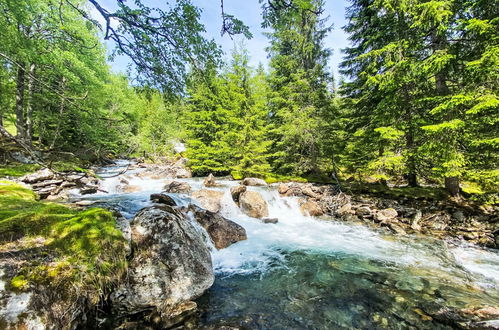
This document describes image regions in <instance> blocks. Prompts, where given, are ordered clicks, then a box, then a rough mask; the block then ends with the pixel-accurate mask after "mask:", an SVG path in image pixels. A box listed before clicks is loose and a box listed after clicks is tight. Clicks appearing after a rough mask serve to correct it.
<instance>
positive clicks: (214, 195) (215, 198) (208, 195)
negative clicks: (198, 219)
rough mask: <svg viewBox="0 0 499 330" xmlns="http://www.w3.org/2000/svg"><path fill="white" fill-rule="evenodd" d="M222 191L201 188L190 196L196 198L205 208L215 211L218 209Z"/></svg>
mask: <svg viewBox="0 0 499 330" xmlns="http://www.w3.org/2000/svg"><path fill="white" fill-rule="evenodd" d="M223 195H224V193H223V192H222V191H217V190H208V189H201V190H198V191H195V192H193V193H192V198H194V199H195V200H197V201H198V202H199V203H200V204H201V206H202V207H204V208H205V209H207V210H209V211H211V212H214V213H217V212H218V211H220V208H221V207H222V206H221V201H222V197H223Z"/></svg>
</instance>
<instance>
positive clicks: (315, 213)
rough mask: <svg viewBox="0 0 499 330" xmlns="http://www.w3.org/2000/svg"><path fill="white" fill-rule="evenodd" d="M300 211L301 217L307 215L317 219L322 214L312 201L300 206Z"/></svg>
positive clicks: (317, 205)
mask: <svg viewBox="0 0 499 330" xmlns="http://www.w3.org/2000/svg"><path fill="white" fill-rule="evenodd" d="M300 210H301V212H302V213H303V215H309V216H312V217H319V216H321V215H323V214H324V212H323V211H322V209H321V207H320V205H319V204H318V203H317V202H316V201H313V200H308V201H306V202H305V203H303V204H302V205H300Z"/></svg>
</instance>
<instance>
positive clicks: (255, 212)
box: [239, 190, 269, 219]
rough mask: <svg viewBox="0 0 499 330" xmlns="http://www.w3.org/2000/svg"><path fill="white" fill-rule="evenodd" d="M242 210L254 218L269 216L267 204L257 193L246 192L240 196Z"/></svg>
mask: <svg viewBox="0 0 499 330" xmlns="http://www.w3.org/2000/svg"><path fill="white" fill-rule="evenodd" d="M239 206H240V208H241V210H242V211H243V212H244V213H245V214H247V215H249V216H250V217H253V218H259V219H261V218H264V217H267V216H268V215H269V209H268V205H267V202H266V201H265V200H264V199H263V197H262V195H260V193H258V192H256V191H250V190H248V191H245V192H243V193H242V194H241V195H240V196H239Z"/></svg>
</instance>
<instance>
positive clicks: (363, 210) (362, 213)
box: [355, 206, 372, 217]
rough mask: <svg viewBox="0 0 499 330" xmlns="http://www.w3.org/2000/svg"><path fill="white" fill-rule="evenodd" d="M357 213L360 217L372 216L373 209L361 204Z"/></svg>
mask: <svg viewBox="0 0 499 330" xmlns="http://www.w3.org/2000/svg"><path fill="white" fill-rule="evenodd" d="M355 214H357V215H358V216H359V217H369V216H371V214H372V211H371V209H370V208H369V207H368V206H361V207H359V208H358V209H357V210H356V211H355Z"/></svg>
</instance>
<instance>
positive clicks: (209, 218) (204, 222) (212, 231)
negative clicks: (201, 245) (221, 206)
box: [189, 205, 247, 250]
mask: <svg viewBox="0 0 499 330" xmlns="http://www.w3.org/2000/svg"><path fill="white" fill-rule="evenodd" d="M189 210H190V211H192V212H193V214H194V218H195V219H196V221H197V222H198V223H199V224H200V225H201V226H202V227H203V228H204V229H206V231H207V232H208V235H210V238H211V240H212V241H213V244H214V245H215V247H216V248H217V249H219V250H220V249H224V248H226V247H229V246H230V245H232V244H234V243H237V242H239V241H243V240H245V239H247V236H246V230H245V229H244V228H243V227H242V226H240V225H238V224H237V223H235V222H234V221H231V220H229V219H226V218H224V217H223V216H221V215H220V214H218V213H214V212H211V211H209V210H205V209H202V208H200V207H197V206H195V205H190V206H189Z"/></svg>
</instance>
